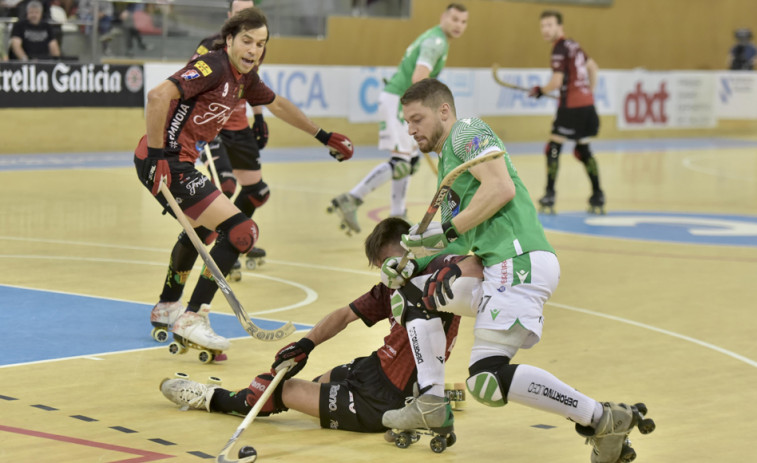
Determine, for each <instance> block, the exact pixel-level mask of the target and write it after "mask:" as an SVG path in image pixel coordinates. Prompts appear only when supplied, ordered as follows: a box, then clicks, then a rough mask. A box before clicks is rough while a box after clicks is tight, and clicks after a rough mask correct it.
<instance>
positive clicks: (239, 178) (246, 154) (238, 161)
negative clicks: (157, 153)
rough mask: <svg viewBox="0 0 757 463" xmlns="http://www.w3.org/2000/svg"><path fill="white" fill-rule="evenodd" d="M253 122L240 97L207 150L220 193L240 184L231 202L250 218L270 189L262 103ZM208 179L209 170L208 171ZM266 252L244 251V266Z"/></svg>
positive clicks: (239, 5)
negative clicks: (264, 167)
mask: <svg viewBox="0 0 757 463" xmlns="http://www.w3.org/2000/svg"><path fill="white" fill-rule="evenodd" d="M254 6H255V2H253V1H252V0H229V10H228V12H227V16H228V17H229V18H230V17H232V16H234V15H235V14H237V13H239V12H240V11H242V10H244V9H245V8H252V7H254ZM220 37H221V34H220V33H218V34H214V35H211V36H210V37H205V38H204V39H202V40H201V41H200V43H199V45H197V49H196V50H195V52H194V55H193V56H192V59H196V58H197V57H199V56H200V55H204V54H205V53H207V52H209V51H210V50H211V49H212V48H213V43H214V42H215V41H217V40H218V39H219V38H220ZM264 58H265V50H263V55H262V56H261V57H260V60H259V61H258V65H257V66H255V72H258V68H259V66H260V65H261V64H263V59H264ZM252 111H253V115H254V122H253V124H252V127H250V123H249V121H248V120H247V102H246V101H244V100H240V101H239V103H238V104H237V106H235V107H234V110H233V111H232V113H231V117H229V120H228V121H227V122H226V125H224V126H223V129H221V133H220V134H219V135H218V137H216V138H215V139H214V140H213V141H212V142H210V144H209V148H210V152H211V154H212V156H213V162H214V164H215V168H216V171H217V173H218V177H219V178H218V184H220V185H221V191H222V192H223V194H225V195H226V196H228V197H229V198H231V197H232V196H233V195H234V192H235V191H236V189H237V182H239V184H240V185H241V191H240V192H239V195H238V196H237V199H236V201H234V204H235V205H236V206H237V207H238V208H239V210H241V211H242V212H244V213H245V214H246V215H247V216H248V217H250V218H252V215H253V213H254V212H255V210H256V209H257V208H258V207H261V206H262V205H263V204H265V203H266V201H268V199H269V197H270V190H269V188H268V185H267V184H266V183H265V182H264V181H263V176H262V173H261V170H260V151H259V150H261V149H263V148H264V147H265V145H266V144H267V143H268V124H267V123H266V122H265V119H264V118H263V107H262V106H255V107H253V108H252ZM200 156H201V159H202V161H203V162H204V163H206V164H207V163H208V160H207V159H206V157H205V153H204V152H202V153H201V154H200ZM211 179H212V171H211ZM265 255H266V252H265V250H263V249H262V248H260V247H257V246H254V247H253V248H252V249H251V250H250V251H249V252H248V253H247V267H248V268H250V269H252V268H255V267H256V266H257V264H258V263H262V262H263V257H265ZM241 267H242V265H241V263H240V262H239V261H236V262H234V266H233V267H232V270H231V273H230V275H229V279H230V280H232V281H237V280H239V279H241V277H242V274H241V270H240V269H241Z"/></svg>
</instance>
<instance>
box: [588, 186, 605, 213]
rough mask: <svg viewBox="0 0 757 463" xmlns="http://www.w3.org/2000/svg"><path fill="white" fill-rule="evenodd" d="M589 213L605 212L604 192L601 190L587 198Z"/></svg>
mask: <svg viewBox="0 0 757 463" xmlns="http://www.w3.org/2000/svg"><path fill="white" fill-rule="evenodd" d="M589 214H598V215H604V214H605V194H604V192H603V191H602V190H597V191H595V192H594V193H592V194H591V197H590V198H589Z"/></svg>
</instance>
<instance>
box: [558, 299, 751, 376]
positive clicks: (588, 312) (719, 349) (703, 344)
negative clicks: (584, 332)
mask: <svg viewBox="0 0 757 463" xmlns="http://www.w3.org/2000/svg"><path fill="white" fill-rule="evenodd" d="M545 305H550V306H554V307H557V308H560V309H565V310H570V311H573V312H578V313H582V314H586V315H593V316H595V317H600V318H606V319H608V320H613V321H616V322H620V323H625V324H627V325H631V326H635V327H637V328H643V329H645V330H649V331H654V332H656V333H660V334H664V335H667V336H671V337H673V338H678V339H681V340H683V341H687V342H690V343H693V344H696V345H698V346H701V347H704V348H707V349H711V350H714V351H715V352H718V353H721V354H723V355H727V356H728V357H731V358H733V359H736V360H738V361H740V362H744V363H746V364H747V365H749V366H752V367H755V368H757V361H754V360H752V359H750V358H748V357H745V356H743V355H740V354H737V353H735V352H732V351H730V350H728V349H724V348H722V347H719V346H716V345H715V344H711V343H709V342H705V341H700V340H699V339H696V338H692V337H691V336H686V335H684V334H679V333H676V332H674V331H670V330H666V329H663V328H657V327H656V326H652V325H647V324H646V323H641V322H637V321H633V320H629V319H627V318H623V317H618V316H615V315H609V314H604V313H601V312H594V311H593V310H588V309H582V308H579V307H573V306H571V305H567V304H560V303H558V302H547V303H546V304H545Z"/></svg>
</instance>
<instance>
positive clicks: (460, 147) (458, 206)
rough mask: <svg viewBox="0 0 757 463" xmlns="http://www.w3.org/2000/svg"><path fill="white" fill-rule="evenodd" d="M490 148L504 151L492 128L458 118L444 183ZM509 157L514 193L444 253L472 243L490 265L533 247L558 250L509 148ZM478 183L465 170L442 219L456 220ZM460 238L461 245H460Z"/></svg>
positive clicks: (442, 165)
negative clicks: (524, 183) (513, 195)
mask: <svg viewBox="0 0 757 463" xmlns="http://www.w3.org/2000/svg"><path fill="white" fill-rule="evenodd" d="M491 150H497V151H505V145H504V143H502V140H500V139H499V137H497V135H496V134H495V133H494V131H493V130H492V129H491V127H489V126H488V125H487V124H486V123H485V122H484V121H482V120H481V119H477V118H469V119H460V120H458V121H457V122H455V124H454V125H453V126H452V130H451V131H450V134H449V136H448V137H447V140H445V142H444V145H443V147H442V152H441V154H440V156H439V180H438V181H439V183H441V181H442V179H443V178H444V176H445V175H447V174H448V173H449V172H451V171H452V170H453V169H454V168H455V167H457V166H459V165H460V164H462V163H464V162H466V161H468V160H471V159H473V158H475V157H476V156H478V155H480V154H483V153H486V152H489V151H491ZM504 158H505V163H506V164H507V171H508V172H509V173H510V177H511V178H512V179H513V183H514V184H515V197H514V198H513V199H512V200H511V201H510V202H509V203H507V204H506V205H505V206H504V207H502V209H500V210H499V211H497V212H496V213H495V214H494V215H493V216H492V217H490V218H488V219H487V220H485V221H484V222H482V223H480V224H479V225H477V226H476V227H474V228H472V229H471V230H468V231H467V232H465V233H463V234H462V235H461V236H460V238H458V240H456V241H455V242H453V243H451V244H450V246H449V247H448V248H447V249H445V250H444V252H445V253H448V252H451V251H452V252H454V253H455V254H460V247H461V246H463V247H467V248H468V249H469V250H470V251H472V252H473V254H475V255H477V256H478V257H480V258H481V260H482V261H483V263H484V265H485V266H487V267H488V266H491V265H495V264H497V263H499V262H503V261H505V260H507V259H510V258H512V257H515V256H518V255H521V254H524V253H527V252H530V251H537V250H541V251H548V252H551V253H554V252H555V250H554V249H553V248H552V246H551V245H550V244H549V242H548V241H547V237H546V236H545V235H544V229H543V228H542V226H541V222H539V217H538V214H537V212H536V208H535V207H534V204H533V202H532V201H531V197H530V196H529V194H528V190H527V189H526V187H525V185H523V182H522V181H521V179H520V177H519V176H518V171H517V170H516V169H515V167H514V166H513V163H512V161H511V160H510V156H509V155H508V154H507V152H505V155H504ZM479 185H480V183H479V181H478V180H476V178H475V177H474V176H473V175H472V174H471V173H470V172H468V171H466V172H464V173H462V174H461V175H460V176H459V177H458V178H457V179H456V180H455V183H453V184H452V189H450V191H449V193H448V194H447V196H446V198H445V199H444V201H442V205H441V208H440V209H441V219H442V222H446V221H447V220H451V219H452V218H453V217H455V216H456V215H457V214H458V213H459V212H460V211H462V210H463V209H465V208H466V207H467V206H468V204H469V203H470V201H471V199H472V198H473V195H474V194H475V193H476V190H478V186H479ZM461 240H462V241H463V243H462V245H461V244H458V241H461ZM451 248H454V250H453V249H451Z"/></svg>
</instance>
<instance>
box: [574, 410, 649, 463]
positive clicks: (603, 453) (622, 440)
mask: <svg viewBox="0 0 757 463" xmlns="http://www.w3.org/2000/svg"><path fill="white" fill-rule="evenodd" d="M602 408H603V409H604V413H603V414H602V418H601V419H600V420H599V424H597V427H596V428H592V427H591V426H581V425H580V424H576V431H577V432H578V434H579V435H581V436H583V437H585V438H586V443H587V444H592V446H593V447H594V448H593V449H592V453H591V463H629V462H631V461H633V460H634V459H635V458H636V451H635V450H634V449H633V448H632V447H631V441H630V440H629V439H628V435H629V434H630V433H631V431H632V430H633V428H634V426H635V427H638V428H639V432H640V433H642V434H649V433H651V432H652V431H654V430H655V423H654V421H653V420H652V419H650V418H645V417H644V415H646V413H647V406H646V405H644V404H643V403H638V404H636V405H626V404H622V403H621V404H616V403H613V402H605V403H603V404H602Z"/></svg>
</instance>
